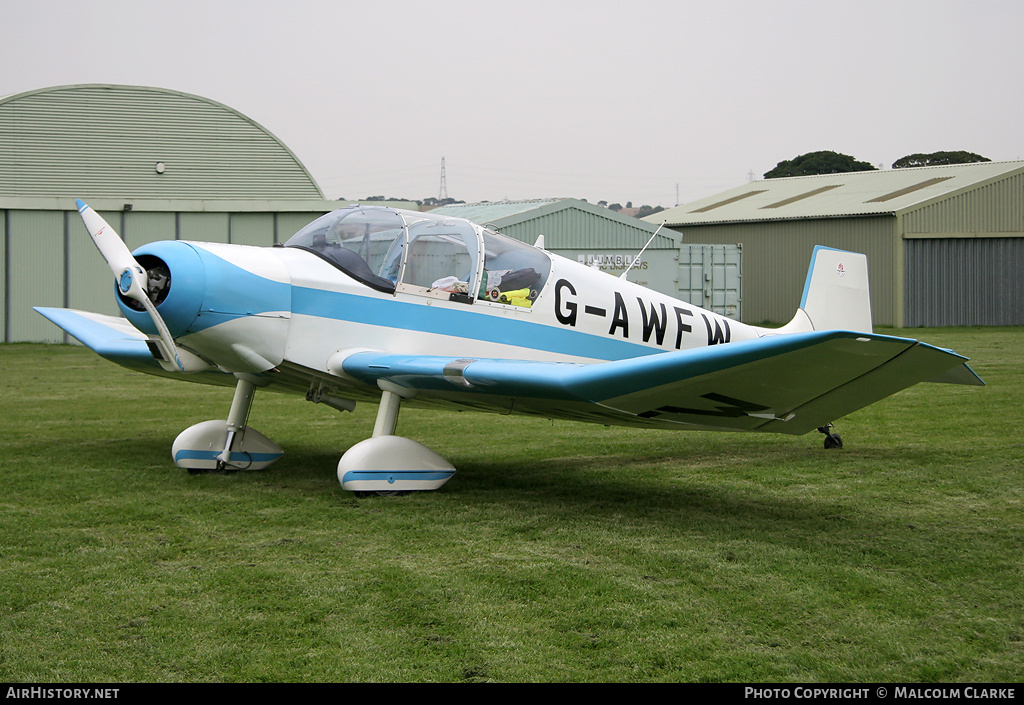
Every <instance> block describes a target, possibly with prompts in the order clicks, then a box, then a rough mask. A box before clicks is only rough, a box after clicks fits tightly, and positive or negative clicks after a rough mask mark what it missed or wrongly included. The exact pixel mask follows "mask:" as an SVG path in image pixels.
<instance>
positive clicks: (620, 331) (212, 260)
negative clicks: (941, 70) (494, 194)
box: [36, 201, 983, 494]
mask: <svg viewBox="0 0 1024 705" xmlns="http://www.w3.org/2000/svg"><path fill="white" fill-rule="evenodd" d="M77 206H78V211H79V213H80V215H81V217H82V219H83V221H84V223H85V226H86V229H87V230H88V231H89V233H90V235H91V236H92V238H93V240H94V242H95V244H96V246H97V248H98V249H99V251H100V253H101V255H102V256H103V258H104V259H105V260H106V262H107V264H108V265H109V267H110V269H111V271H112V272H113V274H114V279H115V294H116V296H117V305H118V307H119V308H120V310H121V313H122V314H123V318H122V317H115V316H106V315H101V314H96V313H89V312H85V311H75V310H71V309H56V308H37V309H36V310H37V311H39V313H41V314H42V315H43V316H45V317H47V318H48V319H50V320H51V321H53V322H54V323H55V324H57V325H58V326H60V327H61V328H63V329H64V330H65V331H67V332H68V333H69V334H70V335H72V336H74V337H75V338H77V339H78V340H79V341H81V342H82V343H84V344H85V345H87V346H89V347H90V348H92V349H93V350H94V351H96V352H97V353H98V354H100V355H101V356H103V357H104V358H107V359H109V360H112V361H114V362H116V363H118V364H120V365H123V366H125V367H128V368H130V369H133V370H138V371H142V372H147V373H151V374H156V375H161V376H165V377H173V378H176V379H183V380H189V381H193V382H201V383H208V384H218V385H228V386H233V387H234V388H235V391H234V398H233V400H232V402H231V407H230V410H229V411H228V415H227V419H226V420H213V421H204V422H202V423H198V424H196V425H194V426H192V427H190V428H188V429H186V430H185V431H183V432H182V433H181V434H180V435H179V436H178V437H177V439H176V440H175V441H174V444H173V446H172V456H173V458H174V462H175V463H176V464H177V465H179V466H181V467H183V468H187V469H188V470H189V471H190V472H204V471H222V472H223V471H232V470H241V469H261V468H265V467H267V466H268V465H270V464H271V463H273V462H274V461H275V460H277V458H279V457H280V456H281V455H282V450H281V449H280V448H279V447H278V446H277V445H276V444H275V443H274V442H272V441H271V440H269V439H268V438H267V437H265V436H264V435H263V434H261V433H259V432H258V431H256V430H255V429H253V428H250V427H249V426H248V425H247V424H246V422H247V418H248V414H249V409H250V407H251V404H252V401H253V397H254V394H255V392H256V390H257V389H267V390H277V391H282V392H291V393H297V394H302V395H305V397H306V399H307V400H309V401H311V402H317V403H322V404H327V405H328V406H331V407H333V408H335V409H338V410H342V411H351V410H352V409H353V408H354V407H355V405H356V403H358V402H363V401H368V402H371V403H377V404H378V405H379V406H378V410H377V416H376V421H375V424H374V429H373V435H372V437H371V438H369V439H366V440H363V441H361V442H359V443H357V444H355V445H354V446H352V447H351V448H349V449H348V450H347V451H346V452H345V453H344V455H342V457H341V460H340V461H339V463H338V469H337V473H338V479H339V481H340V482H341V484H342V486H343V487H344V488H345V489H348V490H353V491H357V492H378V493H381V494H384V493H391V492H396V491H406V490H433V489H437V488H439V487H441V486H442V485H443V484H444V483H445V482H447V480H448V479H449V478H450V477H451V476H452V475H453V473H454V472H455V468H454V467H453V466H452V464H451V463H450V462H448V461H447V460H446V459H444V458H442V457H441V456H440V455H439V454H437V453H435V452H434V451H432V450H430V449H429V448H427V447H426V446H424V445H422V444H420V443H417V442H415V441H413V440H411V439H407V438H403V437H401V436H396V435H395V427H396V423H397V419H398V413H399V408H400V407H401V406H403V405H408V406H421V407H431V408H451V409H462V410H474V411H489V412H495V413H500V414H530V415H538V416H544V417H549V418H556V419H571V420H575V421H587V422H593V423H599V424H605V425H609V424H616V425H624V426H635V427H640V428H661V429H691V430H724V431H762V432H777V433H788V434H797V435H799V434H804V433H807V432H809V431H813V430H815V429H817V430H819V431H821V432H822V433H824V434H825V447H826V448H828V447H840V446H841V445H842V441H841V440H840V438H839V436H838V435H836V434H835V433H834V431H833V430H832V422H833V421H834V420H836V419H838V418H839V417H841V416H844V415H846V414H849V413H850V412H852V411H855V410H856V409H859V408H861V407H864V406H866V405H868V404H871V403H874V402H875V401H878V400H879V399H882V398H884V397H886V396H889V395H891V394H893V393H895V392H897V391H899V390H901V389H904V388H906V387H909V386H911V385H914V384H917V383H918V382H922V381H938V382H952V383H959V384H983V382H982V381H981V380H980V378H979V377H978V376H977V375H975V374H974V372H973V371H972V370H971V369H970V368H969V367H968V366H967V365H966V363H965V359H966V358H964V357H961V356H960V355H957V354H956V353H953V352H951V351H948V350H942V349H939V348H936V347H932V346H930V345H927V344H924V343H920V342H918V341H916V340H911V339H906V338H898V337H892V336H885V335H875V334H874V333H873V332H872V323H871V311H870V300H869V293H868V276H867V260H866V257H864V255H861V254H856V253H851V252H845V251H841V250H836V249H831V248H826V247H820V246H819V247H817V248H815V250H814V252H813V254H812V257H811V263H810V267H809V271H808V275H807V280H806V284H805V286H804V292H803V299H802V301H801V303H800V307H799V309H798V310H797V312H796V315H795V316H794V317H793V319H792V321H790V322H789V323H788V324H787V325H785V326H783V327H782V328H777V329H771V328H763V327H757V326H751V325H746V324H744V323H741V322H739V321H735V320H729V319H727V318H724V317H722V316H720V315H718V314H715V313H712V312H710V311H705V310H703V309H700V308H698V307H697V306H694V305H692V304H689V303H686V302H684V301H680V300H678V299H674V298H671V297H669V296H666V295H664V294H661V293H658V292H655V291H652V290H650V289H647V288H645V287H642V286H640V285H637V284H635V283H632V282H630V281H628V280H626V279H625V278H624V277H614V276H611V275H609V274H607V273H604V272H601V271H599V270H595V269H593V268H591V267H588V266H586V265H584V264H582V263H579V262H573V261H571V260H568V259H565V258H563V257H560V256H557V255H554V254H552V253H550V252H548V251H546V250H545V249H543V247H542V246H530V245H528V244H526V243H523V242H520V241H518V240H514V239H511V238H508V237H505V236H503V235H501V234H500V233H498V232H495V231H494V230H491V229H488V228H486V227H481V226H480V225H477V224H475V223H472V222H470V221H468V220H464V219H461V218H453V217H446V216H442V215H436V214H431V213H418V212H410V211H402V210H396V209H392V208H386V207H376V206H374V207H370V206H350V207H347V208H342V209H340V210H336V211H334V212H331V213H328V214H326V215H324V216H322V217H320V218H318V219H317V220H315V221H313V222H312V223H310V224H309V225H307V226H306V227H305V228H303V229H302V230H300V231H299V232H298V233H296V234H295V235H294V236H293V237H292V238H291V239H289V240H288V241H287V242H286V243H284V245H283V246H275V247H250V246H242V245H226V244H218V243H201V242H188V241H181V240H175V241H164V242H153V243H150V244H147V245H144V246H142V247H140V248H138V249H137V250H136V251H135V252H134V253H131V252H129V251H128V248H127V247H126V246H125V245H124V243H123V242H122V240H121V238H120V237H119V236H118V234H117V233H116V232H115V231H114V230H113V229H112V228H111V227H110V225H109V224H108V223H107V222H106V221H105V220H104V219H103V218H102V217H101V216H100V215H99V214H98V213H96V212H95V211H94V210H93V209H92V208H90V207H89V206H88V205H86V204H85V203H83V202H82V201H78V202H77ZM542 238H543V236H541V239H542ZM538 245H541V242H538Z"/></svg>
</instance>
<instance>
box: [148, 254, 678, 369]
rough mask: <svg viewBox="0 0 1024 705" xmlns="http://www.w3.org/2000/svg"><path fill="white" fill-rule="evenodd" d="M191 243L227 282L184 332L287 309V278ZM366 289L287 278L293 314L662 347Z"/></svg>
mask: <svg viewBox="0 0 1024 705" xmlns="http://www.w3.org/2000/svg"><path fill="white" fill-rule="evenodd" d="M195 250H196V251H197V252H199V254H200V256H201V257H202V259H203V263H204V265H205V267H206V269H207V279H208V281H212V282H218V283H219V282H230V285H227V286H223V285H220V286H218V285H213V284H208V285H207V291H206V292H205V293H204V296H203V307H202V309H203V310H202V312H201V314H200V316H199V317H197V318H196V319H195V321H194V322H193V323H192V325H191V329H190V332H197V331H201V330H205V329H207V328H212V327H216V326H217V325H219V324H221V323H225V322H226V321H230V320H234V319H237V318H244V317H246V316H247V315H259V314H261V313H270V312H274V311H280V310H286V306H287V303H286V302H287V301H288V299H289V297H288V293H287V291H286V288H287V287H288V286H289V285H288V284H285V283H283V282H278V281H272V280H270V279H267V278H265V277H262V276H260V275H258V274H255V273H253V272H250V271H248V270H246V269H243V268H241V267H238V266H237V265H235V264H232V263H231V262H228V261H227V260H224V259H223V258H222V257H220V256H218V255H215V254H213V253H212V252H209V251H207V250H205V249H202V248H201V247H195ZM139 251H142V248H140V250H139ZM366 291H367V293H366V294H365V295H362V294H356V293H345V292H339V291H329V290H326V289H315V288H312V287H303V286H296V285H291V292H290V293H291V297H290V298H291V304H290V305H291V311H292V313H293V314H297V315H304V316H314V317H317V318H327V319H332V320H336V321H351V322H353V323H361V324H365V325H372V326H380V327H382V328H396V329H400V330H409V331H417V332H421V333H435V334H439V335H449V336H453V337H456V338H467V339H469V340H479V341H486V342H489V343H498V344H503V345H510V346H514V347H520V348H526V349H529V350H540V351H544V352H550V353H555V354H561V355H571V356H575V357H583V358H591V359H597V360H622V359H625V358H633V357H639V356H642V355H653V354H656V353H660V352H665V351H664V350H660V349H658V348H652V347H648V346H646V345H639V344H637V343H631V342H629V341H628V340H617V339H615V338H605V337H603V336H600V335H594V334H591V333H584V332H582V331H578V330H575V329H573V328H571V327H568V326H561V325H558V326H556V325H545V324H544V323H539V322H534V321H525V320H515V319H512V318H510V317H505V316H499V315H490V314H489V313H488V312H487V311H486V310H480V307H482V306H483V307H486V306H488V304H486V303H481V302H478V303H476V304H466V305H464V307H462V308H459V309H455V308H447V307H442V306H427V305H424V304H418V303H411V302H408V301H401V300H399V299H397V298H392V297H387V298H384V297H383V296H381V295H379V294H376V292H371V291H370V289H369V288H368V287H367V289H366ZM243 312H244V313H243ZM527 315H534V314H527ZM133 322H134V321H133ZM394 352H403V351H394Z"/></svg>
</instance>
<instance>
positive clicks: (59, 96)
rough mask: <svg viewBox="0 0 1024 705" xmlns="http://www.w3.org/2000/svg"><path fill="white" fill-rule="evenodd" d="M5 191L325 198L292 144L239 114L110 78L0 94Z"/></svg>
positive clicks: (0, 169)
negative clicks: (111, 81) (109, 80)
mask: <svg viewBox="0 0 1024 705" xmlns="http://www.w3.org/2000/svg"><path fill="white" fill-rule="evenodd" d="M158 163H161V164H163V170H162V172H161V171H158V168H157V164H158ZM0 196H31V197H49V196H64V197H76V198H94V197H111V198H133V197H134V198H172V199H173V198H179V199H180V198H222V199H223V198H235V199H284V198H287V199H296V198H300V199H301V198H310V199H323V194H322V192H321V191H320V188H319V187H318V186H317V184H316V182H315V181H314V180H313V177H312V176H311V175H310V173H309V172H308V171H307V170H306V168H305V167H304V166H303V165H302V163H301V162H299V160H298V159H297V158H296V157H295V155H294V154H293V153H292V152H291V150H289V149H288V148H287V147H286V146H285V145H284V144H283V143H282V142H281V141H280V140H279V139H277V138H276V137H275V136H274V135H272V134H271V133H270V132H268V131H267V130H266V129H265V128H263V127H262V126H261V125H259V124H257V123H256V122H255V121H253V120H251V119H250V118H248V117H246V116H244V115H242V114H241V113H239V112H237V111H235V110H232V109H231V108H229V107H227V106H225V105H222V104H220V103H217V102H215V101H212V100H208V99H206V98H201V97H199V96H194V95H190V94H187V93H180V92H177V91H170V90H165V89H161V88H147V87H141V86H119V85H106V84H87V85H76V86H57V87H53V88H44V89H41V90H36V91H29V92H26V93H20V94H18V95H13V96H7V97H5V98H0Z"/></svg>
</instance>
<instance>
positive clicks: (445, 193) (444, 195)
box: [437, 157, 448, 201]
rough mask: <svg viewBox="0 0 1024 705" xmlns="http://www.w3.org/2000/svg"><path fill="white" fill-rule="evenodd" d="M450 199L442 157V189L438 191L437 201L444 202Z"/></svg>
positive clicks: (442, 158)
mask: <svg viewBox="0 0 1024 705" xmlns="http://www.w3.org/2000/svg"><path fill="white" fill-rule="evenodd" d="M446 198H448V182H447V181H446V180H445V176H444V157H441V189H440V191H438V194H437V200H439V201H443V200H445V199H446Z"/></svg>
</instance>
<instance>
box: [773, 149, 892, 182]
mask: <svg viewBox="0 0 1024 705" xmlns="http://www.w3.org/2000/svg"><path fill="white" fill-rule="evenodd" d="M874 170H875V167H874V166H872V165H871V164H868V163H867V162H859V161H857V160H856V159H854V158H853V157H851V156H848V155H846V154H839V153H838V152H828V151H825V152H809V153H807V154H801V155H800V156H799V157H796V158H795V159H790V160H788V161H782V162H779V163H778V164H777V165H776V166H775V168H774V169H772V170H771V171H769V172H767V173H766V174H765V175H764V178H766V179H778V178H780V177H783V176H810V175H812V174H840V173H843V172H847V171H874Z"/></svg>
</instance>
